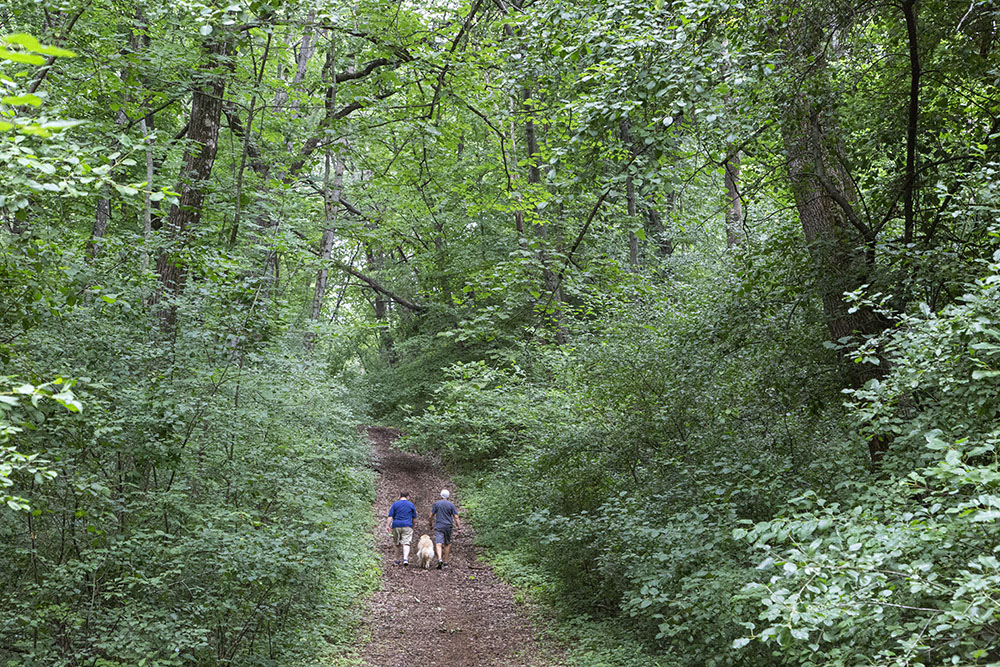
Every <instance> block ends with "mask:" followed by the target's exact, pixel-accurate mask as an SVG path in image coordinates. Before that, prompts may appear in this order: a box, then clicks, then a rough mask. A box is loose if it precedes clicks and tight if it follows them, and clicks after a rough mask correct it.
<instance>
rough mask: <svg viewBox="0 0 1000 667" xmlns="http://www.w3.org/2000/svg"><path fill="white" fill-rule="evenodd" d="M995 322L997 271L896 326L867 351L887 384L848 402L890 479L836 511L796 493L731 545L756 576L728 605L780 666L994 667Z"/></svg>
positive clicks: (997, 619)
mask: <svg viewBox="0 0 1000 667" xmlns="http://www.w3.org/2000/svg"><path fill="white" fill-rule="evenodd" d="M998 319H1000V265H998V264H991V265H990V266H989V267H988V271H987V272H986V274H985V275H984V277H982V278H981V279H979V280H977V281H976V283H975V284H973V285H969V286H968V287H967V291H966V293H965V294H964V295H963V297H962V298H961V299H960V300H959V302H957V303H955V304H952V305H949V306H947V307H946V308H944V309H943V310H942V311H940V312H937V313H935V312H932V311H931V310H930V309H929V308H926V307H925V308H923V310H922V312H919V313H915V314H907V315H904V316H902V317H901V318H900V320H899V322H898V324H897V327H896V330H895V331H892V332H889V333H887V334H885V335H884V336H883V340H882V341H881V342H882V345H880V346H879V347H880V349H882V350H883V354H884V359H885V362H884V363H888V364H890V370H889V373H888V374H887V375H886V376H885V377H884V378H883V379H882V380H881V381H872V382H871V383H869V384H868V385H866V386H865V387H864V388H862V389H858V390H856V391H853V392H851V398H852V416H853V417H854V418H855V419H857V420H858V423H859V425H860V426H861V428H862V429H863V431H865V432H867V433H869V434H871V435H876V434H886V433H890V434H892V438H893V443H892V447H891V449H890V454H889V458H888V459H887V460H886V461H885V463H884V470H885V471H886V472H887V473H889V472H891V473H892V474H891V475H887V478H886V479H883V480H880V481H879V482H878V483H876V484H873V485H871V486H870V487H869V488H867V489H865V490H864V491H863V492H862V493H860V494H859V495H858V497H857V498H855V499H853V501H852V502H851V503H850V504H848V505H843V504H840V503H831V502H828V501H827V500H825V499H824V498H823V497H822V496H818V495H816V494H815V493H811V492H810V493H807V494H805V495H802V496H800V497H798V498H796V499H794V500H793V501H792V504H791V507H793V508H794V509H795V510H796V511H795V513H794V514H788V515H783V516H780V517H778V518H776V519H774V520H772V521H769V522H763V523H758V524H756V525H754V526H753V528H752V530H751V531H750V532H749V533H747V531H746V530H743V529H739V531H738V536H739V537H741V538H742V537H744V536H745V538H746V540H748V541H749V542H753V543H754V545H755V546H756V547H757V548H758V549H760V550H761V551H762V555H764V556H766V558H765V559H764V560H763V562H761V564H760V565H759V566H758V567H759V568H760V569H761V570H763V571H766V572H768V579H767V581H766V582H761V583H758V584H756V585H754V586H751V587H748V588H747V589H746V590H745V592H744V595H743V596H742V598H743V599H744V600H753V601H755V602H758V603H759V604H762V605H763V606H764V611H762V612H761V614H760V617H759V621H757V622H752V623H751V622H748V624H747V625H748V628H750V630H751V636H752V637H754V638H757V639H760V640H762V641H764V642H768V643H776V644H777V645H779V646H781V649H782V650H781V654H782V656H783V659H784V661H785V663H786V664H796V665H799V664H802V665H805V664H815V665H854V664H857V655H858V654H859V653H860V654H864V655H866V656H867V657H868V659H869V660H870V661H871V663H872V664H878V665H911V664H986V663H991V662H992V661H995V658H996V656H997V652H998V650H1000V644H998V643H997V639H996V638H997V628H998V627H1000V625H998V624H1000V612H998V606H997V604H996V600H997V595H998V594H1000V563H998V561H997V543H998V539H1000V531H998V528H997V519H1000V496H998V495H997V488H998V485H1000V467H998V459H997V445H998V443H1000V430H998V429H997V421H996V415H997V411H998V409H1000V392H998V385H997V383H996V378H997V376H998V375H1000V373H998V372H997V371H996V370H995V369H996V368H997V356H998V355H997V352H998V351H1000V346H998V345H997V342H998V336H1000V334H998V333H997V331H996V329H995V325H996V322H997V321H998ZM874 345H875V341H870V342H869V344H868V346H869V347H871V346H874ZM863 356H867V355H866V354H865V352H864V351H861V352H860V353H859V357H863ZM742 641H743V640H741V642H742ZM848 647H850V648H849V650H848Z"/></svg>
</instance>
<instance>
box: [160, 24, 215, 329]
mask: <svg viewBox="0 0 1000 667" xmlns="http://www.w3.org/2000/svg"><path fill="white" fill-rule="evenodd" d="M229 45H230V42H229V41H228V40H225V39H212V40H211V41H209V42H208V43H207V44H206V45H205V51H206V55H207V59H206V62H205V65H204V67H203V68H202V69H201V71H200V72H198V75H197V80H198V84H197V85H196V87H195V89H194V96H193V98H192V102H191V115H190V119H191V120H190V122H189V125H188V132H187V138H188V139H189V140H190V142H191V143H190V147H189V148H188V149H187V150H186V151H185V153H184V167H183V169H182V171H181V179H180V183H179V185H178V186H177V190H178V191H179V192H180V193H181V196H180V201H179V202H178V203H177V204H174V205H173V206H172V207H171V208H170V214H169V216H168V217H167V225H166V227H167V231H168V233H169V234H170V236H171V237H172V239H173V241H174V243H175V244H178V245H180V246H183V245H184V244H185V242H186V239H187V234H188V230H189V229H190V228H191V227H194V226H196V225H197V224H198V222H199V221H200V220H201V207H202V204H203V203H204V201H205V191H206V188H207V183H208V179H209V177H210V176H211V174H212V166H213V165H214V164H215V153H216V150H217V149H218V144H219V125H220V119H221V116H222V105H223V99H222V98H223V94H224V93H225V89H226V73H225V71H224V66H225V63H224V61H225V59H226V56H227V54H228V51H229ZM156 270H157V273H159V275H160V284H161V296H170V295H172V294H176V293H177V292H179V291H180V290H181V289H182V288H183V286H184V278H185V271H184V267H183V265H182V264H181V263H179V262H178V261H177V259H176V257H175V256H173V255H171V254H170V253H167V252H164V253H162V254H161V255H160V257H159V259H158V260H157V262H156ZM173 318H174V311H173V309H172V308H171V309H169V312H168V313H167V319H168V321H169V323H172V322H173Z"/></svg>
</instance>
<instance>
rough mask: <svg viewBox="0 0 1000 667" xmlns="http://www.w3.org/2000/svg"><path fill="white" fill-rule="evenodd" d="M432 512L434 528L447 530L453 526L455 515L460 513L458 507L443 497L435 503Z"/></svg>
mask: <svg viewBox="0 0 1000 667" xmlns="http://www.w3.org/2000/svg"><path fill="white" fill-rule="evenodd" d="M431 514H433V515H434V530H446V529H449V528H451V524H452V522H453V521H454V520H455V515H456V514H458V508H457V507H455V506H454V505H452V504H451V502H450V501H448V500H445V499H444V498H442V499H441V500H439V501H437V502H436V503H434V507H433V508H432V509H431Z"/></svg>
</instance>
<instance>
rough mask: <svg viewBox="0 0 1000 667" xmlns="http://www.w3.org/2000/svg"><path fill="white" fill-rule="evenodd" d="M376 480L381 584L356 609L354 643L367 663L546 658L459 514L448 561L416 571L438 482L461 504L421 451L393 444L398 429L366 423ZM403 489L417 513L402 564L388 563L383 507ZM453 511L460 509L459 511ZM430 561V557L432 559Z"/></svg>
mask: <svg viewBox="0 0 1000 667" xmlns="http://www.w3.org/2000/svg"><path fill="white" fill-rule="evenodd" d="M367 433H368V437H369V439H370V440H371V443H372V456H373V460H374V465H375V468H376V470H377V471H378V473H379V476H378V478H377V481H376V487H377V488H376V491H377V498H376V501H375V505H374V507H373V511H374V513H375V520H376V525H375V533H376V538H375V539H376V546H377V548H378V550H379V553H380V554H381V559H382V569H383V575H382V587H381V590H379V591H377V592H376V593H375V594H374V595H373V597H372V599H371V600H370V601H369V603H368V606H367V609H366V610H365V613H364V619H365V620H364V623H363V627H362V631H361V632H362V634H361V636H362V637H363V638H364V639H365V645H364V647H363V648H362V649H361V654H362V656H363V659H364V662H365V664H367V665H371V666H372V667H431V666H434V665H441V666H446V667H481V666H486V665H502V666H505V667H535V666H538V665H543V664H548V661H547V660H545V659H543V658H542V655H541V654H542V652H541V650H540V649H539V647H538V646H537V644H536V642H535V641H534V640H533V638H532V627H531V623H530V622H529V620H528V618H527V617H526V613H525V611H524V609H523V605H519V604H518V603H517V602H515V600H514V591H513V589H512V588H511V587H510V586H509V585H508V584H506V583H505V582H503V581H501V580H500V579H499V577H497V575H496V574H495V573H494V572H493V570H492V569H491V568H490V567H489V565H487V564H486V563H484V562H481V561H479V560H477V557H476V550H475V547H474V546H473V537H474V536H475V531H474V529H473V526H471V525H470V524H469V523H467V522H466V521H465V520H464V517H463V518H462V520H461V530H460V531H459V532H458V533H457V535H455V536H454V537H453V538H452V544H451V564H450V565H451V566H450V567H449V568H447V569H443V570H438V569H435V567H434V565H432V569H430V570H422V569H420V568H418V567H416V566H415V565H414V564H413V563H414V561H415V559H416V556H415V552H416V545H417V541H418V540H419V539H420V536H421V535H423V534H425V533H426V534H430V535H431V537H432V538H433V532H432V531H430V530H428V523H427V522H428V517H429V516H430V510H431V505H432V504H433V503H434V501H436V500H438V494H439V493H440V491H441V489H449V490H451V492H452V500H453V501H454V502H455V504H456V505H457V506H458V507H459V511H460V512H461V509H462V494H461V491H460V490H458V489H455V487H454V485H453V484H452V482H451V480H450V479H449V478H448V477H447V476H446V475H445V474H444V473H443V472H442V471H441V469H440V467H439V466H438V465H437V464H435V463H434V462H433V461H432V460H430V459H429V458H427V457H423V456H417V455H415V454H408V453H405V452H402V451H400V450H398V449H395V448H394V447H393V446H392V443H393V442H394V441H395V440H396V439H397V438H398V437H399V432H398V431H395V430H393V429H389V428H382V427H369V428H368V429H367ZM400 491H409V492H410V494H411V495H410V500H412V501H413V503H414V505H416V508H417V513H418V514H419V517H418V519H417V521H416V522H415V526H414V530H413V544H412V545H411V547H412V549H413V550H412V551H411V554H410V565H409V567H402V566H398V565H395V564H394V561H395V558H396V556H395V547H393V545H392V539H391V538H390V536H389V534H388V533H386V532H385V520H386V513H387V512H388V510H389V506H390V505H391V504H392V503H393V502H394V501H396V500H398V499H399V492H400ZM460 516H461V514H460ZM435 564H436V563H435Z"/></svg>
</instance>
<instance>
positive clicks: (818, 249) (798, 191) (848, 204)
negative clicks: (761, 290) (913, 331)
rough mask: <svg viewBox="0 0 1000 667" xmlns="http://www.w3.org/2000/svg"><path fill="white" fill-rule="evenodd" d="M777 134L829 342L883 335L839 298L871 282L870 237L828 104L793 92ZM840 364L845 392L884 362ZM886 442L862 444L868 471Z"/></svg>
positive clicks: (874, 318)
mask: <svg viewBox="0 0 1000 667" xmlns="http://www.w3.org/2000/svg"><path fill="white" fill-rule="evenodd" d="M781 135H782V141H783V143H784V147H785V152H786V156H787V168H788V178H789V181H790V182H791V189H792V192H793V194H794V197H795V206H796V208H797V210H798V213H799V220H800V222H801V224H802V231H803V233H804V235H805V239H806V242H807V243H808V244H809V251H810V254H811V256H812V263H813V271H814V274H815V278H816V285H817V287H818V289H819V292H820V297H821V298H822V302H823V312H824V315H825V319H826V326H827V329H828V331H829V332H830V337H831V338H832V339H833V340H834V341H835V342H837V341H844V340H845V339H848V338H850V337H853V336H858V335H862V336H865V335H872V334H877V333H879V332H881V331H883V330H884V328H885V326H886V323H885V321H884V320H883V319H882V318H880V317H879V316H878V315H877V314H876V313H875V312H873V311H872V310H871V309H870V308H865V307H859V308H852V307H851V306H850V305H849V304H848V303H847V302H846V301H845V299H844V294H845V292H853V291H855V290H857V289H859V288H861V287H862V286H863V285H866V284H870V283H871V282H872V280H873V279H874V278H875V277H876V276H875V255H874V252H875V250H874V248H875V241H876V233H875V232H874V231H873V230H872V228H871V226H869V225H868V224H866V223H865V221H863V220H862V219H861V218H860V216H859V215H858V213H857V209H856V203H857V201H858V193H857V190H856V188H855V186H854V181H853V180H852V179H851V177H850V174H848V172H847V169H846V168H845V166H844V161H843V159H842V158H841V156H840V152H841V143H840V141H839V138H838V134H837V127H836V123H835V120H834V118H833V117H832V115H831V114H829V113H828V106H827V105H825V104H821V103H819V102H818V101H817V100H815V99H813V98H811V97H810V96H809V95H808V94H806V93H804V92H796V93H795V94H794V97H793V99H792V100H791V104H790V105H789V107H788V109H787V111H786V112H785V114H784V116H783V118H782V123H781ZM841 361H842V364H843V367H844V369H845V375H846V380H847V382H848V384H849V385H850V386H852V387H860V386H862V385H863V384H864V383H865V382H867V381H868V380H871V379H874V378H878V377H881V376H882V375H883V374H884V372H885V368H884V362H883V363H882V364H881V365H878V366H876V365H872V364H868V363H864V364H859V363H855V362H854V360H853V359H852V358H850V356H849V355H848V354H842V356H841ZM888 442H889V441H888V438H887V437H883V436H875V437H872V438H871V439H870V440H869V442H868V447H869V455H870V457H871V461H872V465H873V467H877V466H878V464H879V461H880V460H881V458H882V456H883V455H884V454H885V451H886V450H887V448H888Z"/></svg>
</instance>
